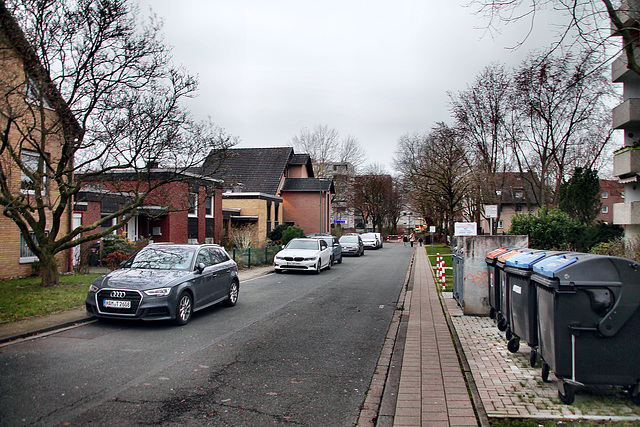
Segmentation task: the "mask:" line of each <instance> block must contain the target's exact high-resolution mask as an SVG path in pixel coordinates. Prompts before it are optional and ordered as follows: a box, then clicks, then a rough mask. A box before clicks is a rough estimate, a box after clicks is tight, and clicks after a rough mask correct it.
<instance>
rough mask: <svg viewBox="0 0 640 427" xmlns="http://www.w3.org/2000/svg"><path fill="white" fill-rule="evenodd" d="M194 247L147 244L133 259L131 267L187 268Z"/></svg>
mask: <svg viewBox="0 0 640 427" xmlns="http://www.w3.org/2000/svg"><path fill="white" fill-rule="evenodd" d="M194 253H195V249H194V248H188V247H180V246H157V247H150V246H147V247H146V248H144V249H143V250H141V251H140V252H138V254H137V255H136V257H135V258H134V259H133V262H132V263H131V268H142V269H153V270H188V269H189V268H190V267H191V260H192V259H193V254H194Z"/></svg>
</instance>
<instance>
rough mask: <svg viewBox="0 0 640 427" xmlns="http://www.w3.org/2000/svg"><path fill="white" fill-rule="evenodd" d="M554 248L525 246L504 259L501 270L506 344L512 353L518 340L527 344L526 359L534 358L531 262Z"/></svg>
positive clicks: (535, 331)
mask: <svg viewBox="0 0 640 427" xmlns="http://www.w3.org/2000/svg"><path fill="white" fill-rule="evenodd" d="M556 254H558V252H551V251H543V250H529V251H523V252H522V253H521V254H519V255H515V256H512V257H511V258H509V259H508V260H507V261H506V265H505V267H504V271H505V273H506V275H507V285H506V286H507V287H508V289H507V293H508V294H509V325H510V329H511V334H512V337H511V339H510V340H509V344H508V345H507V348H508V349H509V351H511V352H512V353H515V352H516V351H518V349H519V348H520V340H521V339H522V340H524V341H525V342H526V343H527V344H529V346H530V347H531V354H530V358H529V360H530V363H531V366H535V365H536V362H537V347H538V319H537V317H538V312H537V309H536V286H535V284H533V283H532V282H531V275H532V274H533V265H534V264H535V263H537V262H539V261H540V260H542V259H544V258H546V257H548V256H551V255H556Z"/></svg>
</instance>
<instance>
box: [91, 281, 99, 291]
mask: <svg viewBox="0 0 640 427" xmlns="http://www.w3.org/2000/svg"><path fill="white" fill-rule="evenodd" d="M99 290H100V288H98V287H97V286H96V285H94V284H93V283H92V284H91V285H89V292H93V293H97V292H98V291H99Z"/></svg>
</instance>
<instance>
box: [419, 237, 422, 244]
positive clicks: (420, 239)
mask: <svg viewBox="0 0 640 427" xmlns="http://www.w3.org/2000/svg"><path fill="white" fill-rule="evenodd" d="M418 242H420V246H422V237H420V238H419V239H418Z"/></svg>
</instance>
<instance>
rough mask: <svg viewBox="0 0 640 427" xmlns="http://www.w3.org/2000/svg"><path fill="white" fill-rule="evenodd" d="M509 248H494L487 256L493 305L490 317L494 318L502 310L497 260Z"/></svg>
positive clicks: (490, 295) (490, 298)
mask: <svg viewBox="0 0 640 427" xmlns="http://www.w3.org/2000/svg"><path fill="white" fill-rule="evenodd" d="M508 250H509V249H507V248H498V249H494V250H492V251H491V252H489V253H487V256H486V257H485V262H486V264H487V269H488V270H489V306H490V307H491V310H490V311H489V317H490V318H492V319H495V317H496V313H497V312H498V311H499V310H500V292H499V288H500V283H499V280H500V275H499V274H496V262H498V257H499V256H500V255H502V254H503V253H505V252H507V251H508Z"/></svg>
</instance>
